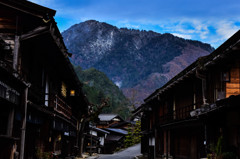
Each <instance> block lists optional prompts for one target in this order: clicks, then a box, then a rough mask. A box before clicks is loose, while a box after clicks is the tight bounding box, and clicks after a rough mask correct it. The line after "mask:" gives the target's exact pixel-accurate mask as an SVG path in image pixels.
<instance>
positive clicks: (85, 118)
mask: <svg viewBox="0 0 240 159" xmlns="http://www.w3.org/2000/svg"><path fill="white" fill-rule="evenodd" d="M108 106H109V99H108V98H106V99H102V101H101V104H98V105H97V104H96V105H94V104H91V105H90V106H89V108H88V113H87V115H86V114H85V115H82V116H81V117H80V118H79V120H78V127H77V135H78V136H77V142H78V141H80V143H77V145H79V152H78V155H79V156H80V157H82V153H83V146H84V145H83V144H84V130H85V126H86V123H88V122H89V121H94V120H96V119H97V118H98V115H99V114H100V113H101V111H102V109H103V108H104V107H108Z"/></svg>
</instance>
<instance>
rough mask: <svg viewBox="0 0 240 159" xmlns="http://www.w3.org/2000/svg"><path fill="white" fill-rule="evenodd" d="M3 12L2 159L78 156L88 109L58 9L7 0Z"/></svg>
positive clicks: (0, 78) (0, 60) (0, 46)
mask: <svg viewBox="0 0 240 159" xmlns="http://www.w3.org/2000/svg"><path fill="white" fill-rule="evenodd" d="M0 12H1V14H0V106H1V111H0V125H1V127H0V156H1V157H0V158H10V159H13V158H17V157H16V156H19V158H20V159H33V158H34V159H35V158H41V157H42V155H48V154H51V153H53V155H59V156H62V157H64V156H71V155H73V154H74V148H75V147H76V146H77V136H78V135H77V129H78V124H77V123H78V117H79V116H83V115H84V114H86V113H87V108H88V107H87V100H86V97H85V96H84V95H83V93H82V84H81V83H80V81H79V80H78V78H77V75H76V74H75V72H74V70H73V67H72V65H71V63H70V61H69V59H68V56H70V54H69V53H68V52H67V49H66V47H65V45H64V43H63V39H62V36H61V34H60V32H59V30H58V27H57V25H56V22H55V21H54V18H53V17H54V15H55V13H56V11H54V10H52V9H49V8H46V7H42V6H39V5H37V4H34V3H31V2H29V1H24V0H21V1H18V0H3V1H0Z"/></svg>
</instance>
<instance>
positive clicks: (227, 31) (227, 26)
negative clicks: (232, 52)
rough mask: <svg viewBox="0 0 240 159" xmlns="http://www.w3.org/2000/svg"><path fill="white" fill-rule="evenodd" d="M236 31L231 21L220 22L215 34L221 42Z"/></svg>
mask: <svg viewBox="0 0 240 159" xmlns="http://www.w3.org/2000/svg"><path fill="white" fill-rule="evenodd" d="M238 29H239V27H238V26H236V25H235V24H234V22H233V21H220V22H219V23H218V24H217V33H218V35H219V36H221V39H222V40H223V39H228V38H229V37H231V36H232V35H233V34H234V33H235V32H236V31H237V30H238Z"/></svg>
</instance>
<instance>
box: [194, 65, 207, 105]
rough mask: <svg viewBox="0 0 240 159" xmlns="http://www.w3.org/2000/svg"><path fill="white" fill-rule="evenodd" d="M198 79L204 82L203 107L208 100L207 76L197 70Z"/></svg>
mask: <svg viewBox="0 0 240 159" xmlns="http://www.w3.org/2000/svg"><path fill="white" fill-rule="evenodd" d="M196 77H197V78H199V79H201V80H202V98H203V105H206V104H207V102H206V101H207V99H206V87H207V84H206V75H204V74H201V73H199V72H198V70H196Z"/></svg>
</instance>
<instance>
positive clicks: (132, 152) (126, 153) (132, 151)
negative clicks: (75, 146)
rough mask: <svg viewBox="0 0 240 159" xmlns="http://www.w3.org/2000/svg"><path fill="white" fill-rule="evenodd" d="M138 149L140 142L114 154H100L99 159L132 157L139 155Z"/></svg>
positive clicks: (129, 158)
mask: <svg viewBox="0 0 240 159" xmlns="http://www.w3.org/2000/svg"><path fill="white" fill-rule="evenodd" d="M140 150H141V148H140V144H137V145H135V146H132V147H129V148H127V149H125V150H123V151H120V152H117V153H114V154H109V155H106V154H100V155H99V159H133V158H134V157H135V156H138V155H140Z"/></svg>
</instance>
